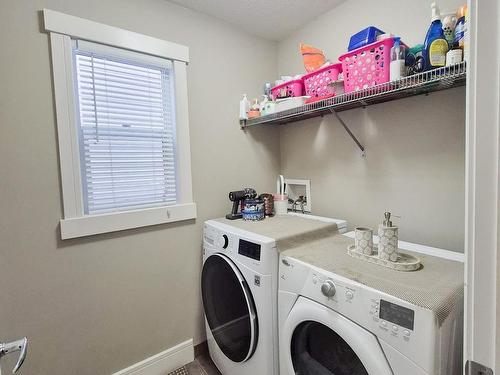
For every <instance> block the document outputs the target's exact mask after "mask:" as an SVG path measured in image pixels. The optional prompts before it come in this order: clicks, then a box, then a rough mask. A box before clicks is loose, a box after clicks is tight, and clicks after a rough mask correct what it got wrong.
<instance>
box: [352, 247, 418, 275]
mask: <svg viewBox="0 0 500 375" xmlns="http://www.w3.org/2000/svg"><path fill="white" fill-rule="evenodd" d="M347 254H349V255H350V256H352V257H353V258H358V259H361V260H364V261H366V262H369V263H374V264H377V265H379V266H382V267H387V268H390V269H392V270H396V271H405V272H408V271H417V270H418V269H419V268H420V266H421V263H420V259H419V258H417V257H415V256H413V255H410V254H405V253H401V252H400V253H398V260H397V261H396V262H392V261H390V260H385V259H382V258H379V257H378V249H377V246H376V245H374V246H373V254H372V255H366V254H363V253H360V252H359V251H356V246H355V245H350V246H348V247H347Z"/></svg>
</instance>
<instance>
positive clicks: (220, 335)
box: [201, 254, 258, 362]
mask: <svg viewBox="0 0 500 375" xmlns="http://www.w3.org/2000/svg"><path fill="white" fill-rule="evenodd" d="M201 292H202V299H203V306H204V309H205V317H206V319H207V322H208V325H209V327H210V330H211V331H212V335H213V337H214V339H215V341H216V342H217V345H218V346H219V348H220V349H221V350H222V352H223V353H224V354H225V355H226V357H228V358H229V359H230V360H232V361H234V362H243V361H246V360H248V359H249V358H250V357H251V356H252V355H253V353H254V351H255V348H256V346H257V338H258V327H257V315H256V313H255V304H254V301H253V297H252V294H251V292H250V289H249V287H248V284H247V282H246V281H245V278H244V277H243V275H242V274H241V272H240V271H239V270H238V268H237V267H236V265H235V264H234V263H233V262H232V261H231V260H230V259H229V258H228V257H226V256H225V255H223V254H214V255H211V256H210V257H208V258H207V259H206V260H205V263H204V264H203V271H202V274H201Z"/></svg>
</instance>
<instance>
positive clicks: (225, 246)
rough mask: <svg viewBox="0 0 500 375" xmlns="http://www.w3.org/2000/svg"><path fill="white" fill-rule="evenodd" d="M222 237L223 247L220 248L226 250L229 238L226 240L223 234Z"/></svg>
mask: <svg viewBox="0 0 500 375" xmlns="http://www.w3.org/2000/svg"><path fill="white" fill-rule="evenodd" d="M222 237H223V238H224V245H222V248H223V249H227V246H228V245H229V238H227V236H226V235H225V234H224V235H222Z"/></svg>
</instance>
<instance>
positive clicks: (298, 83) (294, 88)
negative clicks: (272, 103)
mask: <svg viewBox="0 0 500 375" xmlns="http://www.w3.org/2000/svg"><path fill="white" fill-rule="evenodd" d="M271 95H272V96H273V99H280V98H289V97H291V96H302V95H304V83H303V82H302V80H301V79H294V80H293V81H288V82H285V83H282V84H281V85H278V86H274V87H273V88H272V89H271Z"/></svg>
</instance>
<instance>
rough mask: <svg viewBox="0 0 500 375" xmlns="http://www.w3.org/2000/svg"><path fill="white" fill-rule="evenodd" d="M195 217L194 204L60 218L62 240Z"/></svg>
mask: <svg viewBox="0 0 500 375" xmlns="http://www.w3.org/2000/svg"><path fill="white" fill-rule="evenodd" d="M195 218H196V204H195V203H187V204H177V205H173V206H164V207H154V208H144V209H140V210H133V211H125V212H113V213H108V214H101V215H89V216H82V217H75V218H69V219H62V220H61V222H60V223H61V238H62V239H63V240H66V239H70V238H77V237H85V236H92V235H95V234H101V233H110V232H116V231H120V230H125V229H132V228H140V227H146V226H149V225H158V224H164V223H173V222H176V221H182V220H189V219H195Z"/></svg>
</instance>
